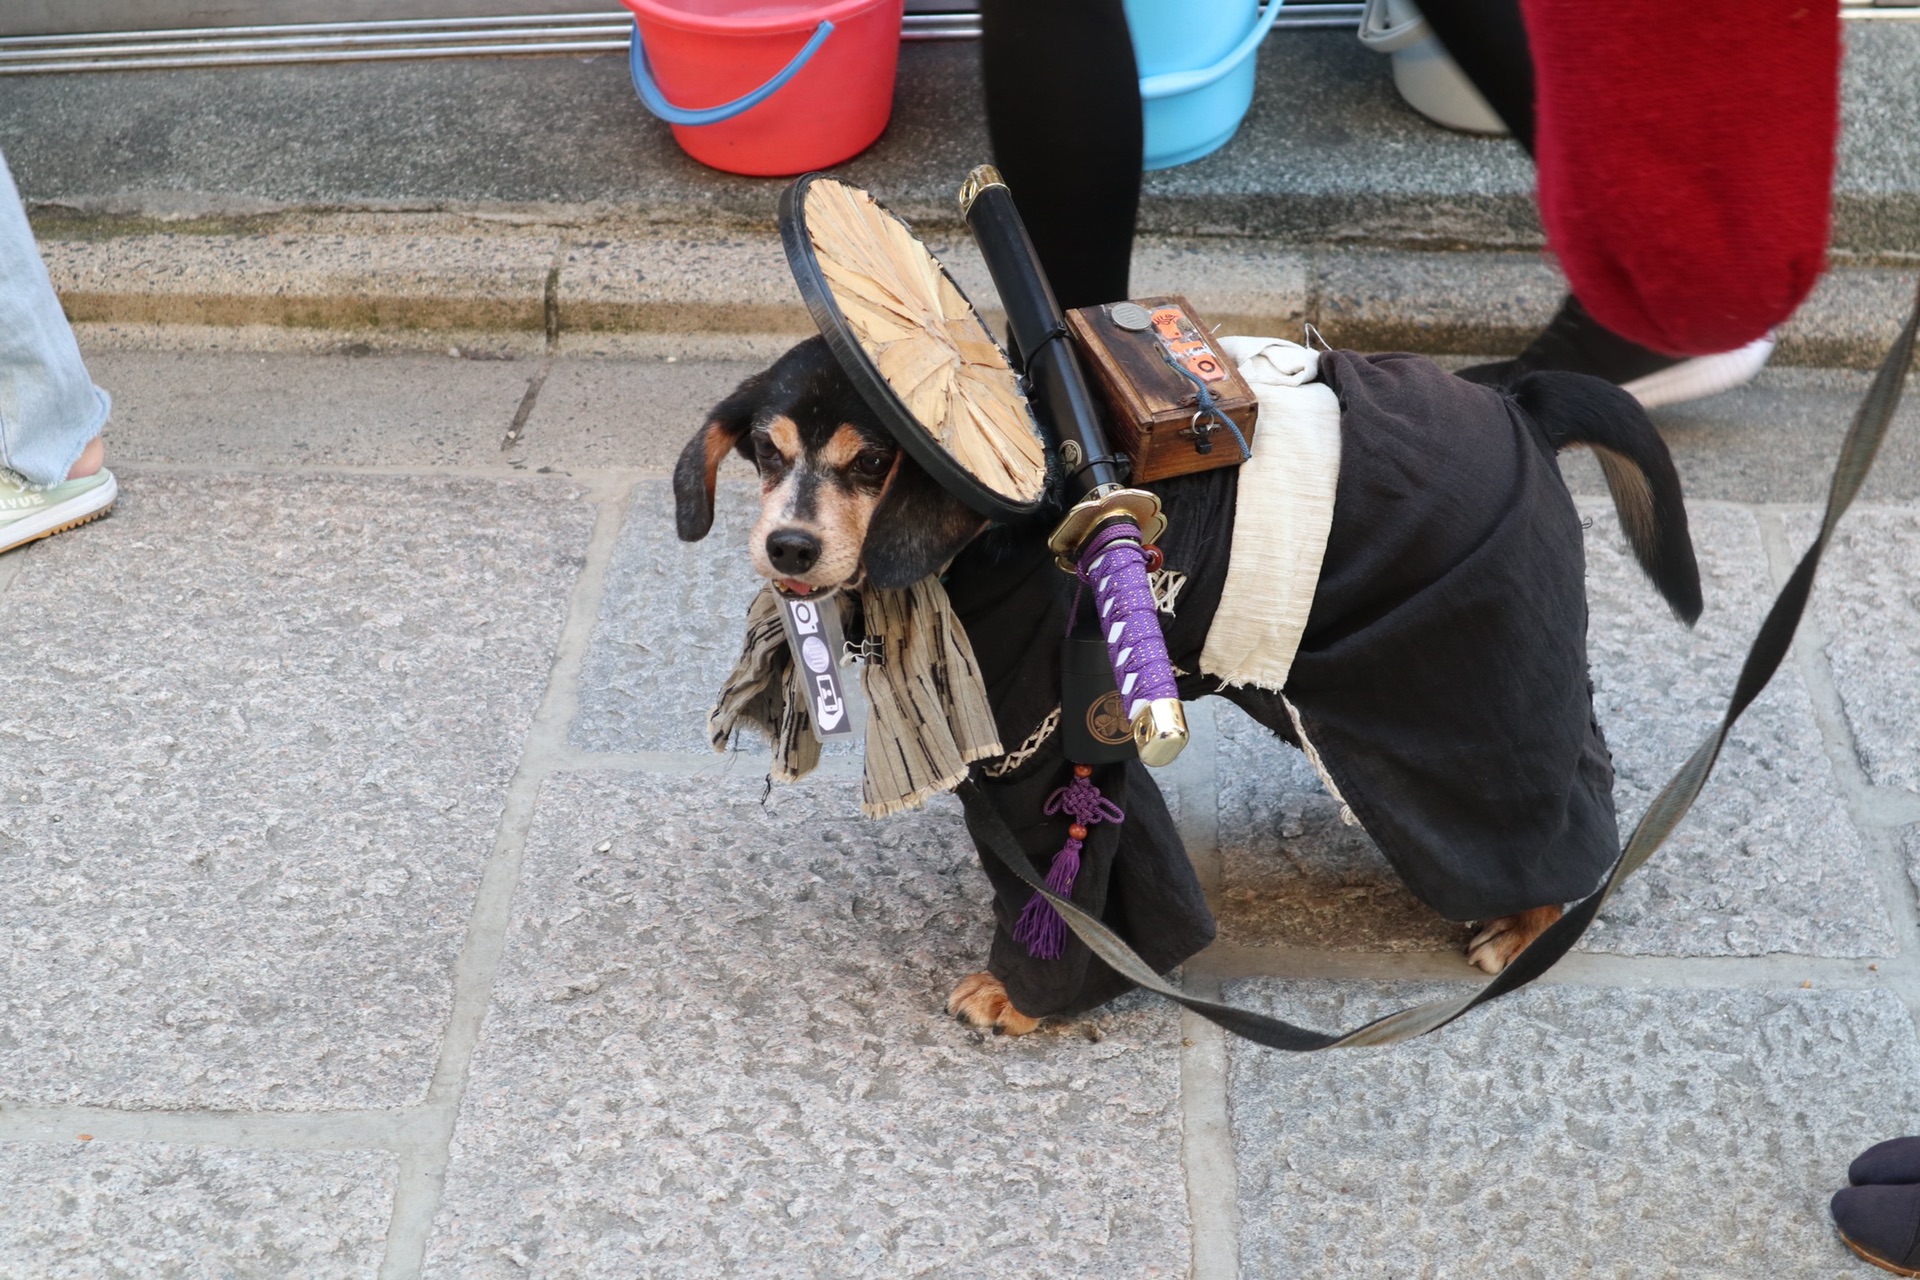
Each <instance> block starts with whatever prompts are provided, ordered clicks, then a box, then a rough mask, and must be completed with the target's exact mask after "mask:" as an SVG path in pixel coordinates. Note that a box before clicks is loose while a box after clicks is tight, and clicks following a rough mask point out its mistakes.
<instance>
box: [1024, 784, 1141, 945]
mask: <svg viewBox="0 0 1920 1280" xmlns="http://www.w3.org/2000/svg"><path fill="white" fill-rule="evenodd" d="M1045 812H1046V813H1047V814H1048V815H1049V816H1051V815H1053V814H1056V813H1061V812H1065V813H1066V814H1068V815H1069V816H1071V817H1072V818H1073V819H1074V822H1073V825H1072V826H1070V827H1068V828H1067V842H1066V843H1065V844H1063V845H1061V846H1060V852H1059V853H1056V854H1054V855H1053V866H1052V867H1051V868H1049V869H1048V871H1047V888H1048V889H1050V890H1051V891H1052V892H1053V893H1054V894H1056V895H1058V896H1059V897H1062V898H1068V899H1071V898H1072V897H1073V878H1074V877H1075V876H1077V875H1079V874H1080V849H1081V846H1082V845H1084V844H1085V843H1086V838H1087V828H1088V827H1090V826H1092V825H1093V824H1094V823H1096V822H1122V821H1125V820H1126V816H1127V815H1126V814H1124V813H1122V812H1121V811H1120V806H1119V805H1117V804H1115V803H1113V801H1111V800H1109V799H1107V798H1106V797H1105V796H1103V795H1101V794H1100V788H1099V787H1096V786H1094V785H1093V766H1092V765H1085V764H1076V765H1075V766H1073V781H1072V782H1069V783H1068V784H1067V785H1066V786H1064V787H1061V788H1060V789H1059V790H1057V791H1055V792H1054V793H1053V794H1052V795H1050V796H1048V797H1047V804H1046V809H1045ZM1013 940H1014V941H1015V942H1019V943H1022V944H1024V945H1025V946H1026V948H1027V954H1028V955H1030V956H1032V957H1033V958H1034V959H1036V960H1058V959H1059V958H1060V957H1061V956H1063V955H1065V954H1066V950H1067V922H1066V921H1065V920H1062V919H1061V918H1060V913H1059V912H1058V911H1056V910H1054V908H1053V904H1052V903H1051V902H1048V901H1047V900H1046V899H1045V898H1043V897H1041V896H1040V895H1039V894H1037V893H1036V894H1034V895H1033V897H1032V898H1031V899H1029V900H1028V902H1027V905H1026V906H1025V908H1023V909H1022V910H1021V912H1020V919H1019V920H1018V921H1016V922H1015V923H1014V926H1013Z"/></svg>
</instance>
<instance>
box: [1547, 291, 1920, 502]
mask: <svg viewBox="0 0 1920 1280" xmlns="http://www.w3.org/2000/svg"><path fill="white" fill-rule="evenodd" d="M1906 285H1907V289H1906V293H1907V301H1910V300H1911V298H1912V285H1913V281H1912V280H1911V279H1908V280H1907V281H1906ZM1905 305H1906V303H1905V302H1902V303H1901V305H1900V308H1899V309H1897V310H1896V309H1895V308H1892V307H1889V308H1888V310H1887V312H1886V315H1887V316H1888V318H1890V319H1892V318H1894V317H1902V318H1903V317H1904V316H1905V314H1906V312H1905V309H1904V308H1905ZM1896 322H1897V321H1896ZM1874 351H1875V354H1874V356H1873V363H1875V364H1878V363H1879V359H1880V356H1882V355H1884V354H1885V351H1886V346H1885V343H1884V342H1883V343H1879V344H1876V346H1875V348H1874ZM1871 381H1872V375H1871V374H1868V373H1862V372H1855V371H1853V370H1842V369H1794V368H1778V367H1771V368H1767V369H1763V370H1762V371H1761V372H1760V376H1759V377H1757V378H1755V379H1754V380H1753V382H1751V383H1749V384H1748V385H1746V386H1744V387H1740V388H1738V389H1737V390H1734V391H1728V392H1723V393H1722V394H1720V395H1717V396H1708V397H1707V398H1706V399H1704V400H1695V401H1692V402H1690V403H1687V404H1680V405H1670V406H1668V407H1667V408H1664V409H1658V410H1656V411H1655V412H1654V413H1653V415H1652V416H1653V420H1654V422H1655V424H1656V425H1657V426H1658V427H1659V428H1660V436H1661V438H1662V439H1664V440H1665V441H1666V442H1667V447H1668V449H1670V450H1671V451H1672V452H1673V462H1674V466H1675V467H1676V468H1678V470H1679V472H1680V483H1681V484H1682V485H1683V486H1684V487H1685V489H1686V495H1687V501H1688V502H1689V503H1693V504H1696V505H1697V504H1699V503H1701V502H1706V501H1714V500H1717V501H1723V502H1756V503H1758V502H1767V503H1772V502H1780V503H1788V502H1793V503H1806V504H1810V505H1811V504H1822V503H1825V502H1826V500H1827V481H1828V478H1829V477H1830V476H1831V475H1832V474H1833V463H1834V459H1835V458H1836V457H1837V456H1838V455H1839V452H1840V441H1841V440H1842V439H1843V438H1844V437H1845V436H1846V433H1847V424H1848V423H1849V422H1851V421H1852V420H1853V414H1854V411H1855V410H1856V409H1857V408H1859V406H1860V400H1861V398H1862V397H1863V396H1865V395H1866V393H1867V386H1868V384H1869V383H1870V382H1871ZM1560 465H1561V467H1562V468H1563V470H1564V472H1565V474H1566V477H1567V483H1568V485H1569V486H1570V487H1571V488H1572V489H1573V491H1574V492H1575V493H1580V494H1592V495H1595V496H1603V495H1605V493H1606V491H1607V489H1606V483H1605V481H1604V480H1603V479H1602V478H1601V475H1600V468H1599V467H1598V466H1597V465H1596V464H1595V463H1594V462H1593V459H1592V457H1591V456H1590V455H1589V454H1588V453H1586V451H1584V450H1576V451H1573V452H1570V453H1565V454H1562V455H1561V460H1560ZM1863 497H1864V500H1865V501H1868V502H1885V503H1896V502H1899V503H1909V502H1913V501H1915V500H1916V499H1920V397H1916V396H1911V395H1910V396H1908V397H1907V398H1906V399H1905V400H1904V401H1903V402H1902V403H1901V406H1900V410H1899V412H1898V413H1897V414H1896V415H1895V417H1894V421H1893V425H1892V427H1891V428H1890V429H1889V430H1888V432H1887V439H1886V443H1885V444H1884V445H1883V446H1882V448H1881V452H1880V457H1879V460H1878V462H1877V463H1876V464H1875V466H1874V469H1873V474H1872V475H1871V476H1869V477H1868V478H1867V486H1866V489H1865V490H1864V491H1863ZM1809 533H1811V531H1809Z"/></svg>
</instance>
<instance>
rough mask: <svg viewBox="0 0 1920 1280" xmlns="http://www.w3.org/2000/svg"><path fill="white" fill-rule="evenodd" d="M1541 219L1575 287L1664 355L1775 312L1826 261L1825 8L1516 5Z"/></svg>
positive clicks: (1829, 84)
mask: <svg viewBox="0 0 1920 1280" xmlns="http://www.w3.org/2000/svg"><path fill="white" fill-rule="evenodd" d="M1522 12H1523V13H1524V15H1525V18H1526V24H1527V39H1528V43H1529V45H1530V46H1531V48H1532V50H1533V57H1534V64H1535V68H1536V83H1537V86H1538V87H1537V90H1536V93H1537V126H1536V128H1537V137H1536V139H1535V151H1536V159H1537V160H1538V163H1539V172H1540V216H1541V219H1542V221H1543V222H1544V223H1545V224H1546V229H1547V243H1548V245H1549V247H1550V248H1551V249H1552V250H1553V251H1554V253H1556V254H1557V255H1558V256H1559V259H1560V263H1561V266H1562V268H1563V269H1564V270H1565V271H1566V273H1567V279H1568V280H1569V281H1570V282H1571V283H1572V285H1573V292H1574V295H1575V296H1576V297H1578V298H1579V299H1580V301H1581V302H1582V303H1584V304H1585V305H1586V308H1587V310H1588V311H1590V312H1592V313H1593V316H1594V318H1595V319H1597V320H1599V321H1600V323H1602V324H1604V325H1606V326H1607V328H1609V329H1612V330H1613V331H1614V332H1616V333H1618V334H1621V335H1622V336H1624V337H1627V338H1631V339H1632V340H1633V341H1635V342H1638V343H1640V344H1641V345H1643V346H1648V347H1652V348H1653V349H1654V350H1656V351H1662V352H1665V353H1667V354H1669V355H1706V354H1709V353H1711V352H1716V351H1730V350H1733V349H1734V348H1736V347H1740V346H1744V345H1745V344H1747V343H1749V342H1751V341H1753V340H1754V339H1755V338H1758V337H1760V336H1761V335H1762V334H1764V333H1765V332H1766V331H1767V330H1768V329H1770V328H1772V327H1773V326H1775V325H1777V324H1779V323H1780V322H1781V321H1782V320H1785V319H1786V318H1787V316H1788V315H1790V314H1791V313H1792V312H1793V309H1794V308H1795V307H1796V306H1798V305H1799V304H1800V302H1801V300H1802V299H1804V298H1805V297H1806V296H1807V292H1808V291H1809V290H1810V289H1812V288H1813V284H1814V281H1815V280H1816V279H1817V278H1818V277H1819V275H1820V271H1821V269H1822V267H1823V266H1824V264H1825V258H1826V244H1827V224H1828V210H1829V205H1830V203H1831V198H1832V188H1833V166H1834V148H1835V143H1836V141H1837V139H1838V137H1839V130H1840V12H1839V6H1838V4H1837V3H1836V0H1738V2H1737V3H1736V2H1735V0H1685V2H1683V0H1602V2H1599V3H1596V0H1522Z"/></svg>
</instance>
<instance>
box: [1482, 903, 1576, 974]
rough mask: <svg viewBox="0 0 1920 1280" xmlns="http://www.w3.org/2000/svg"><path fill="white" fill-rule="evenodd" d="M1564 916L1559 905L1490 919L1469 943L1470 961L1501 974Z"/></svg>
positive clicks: (1489, 971) (1490, 971)
mask: <svg viewBox="0 0 1920 1280" xmlns="http://www.w3.org/2000/svg"><path fill="white" fill-rule="evenodd" d="M1560 916H1561V911H1560V908H1558V907H1529V908H1528V909H1527V910H1525V911H1522V912H1520V913H1519V914H1518V915H1511V916H1501V917H1500V918H1499V919H1497V920H1489V921H1487V922H1486V924H1485V925H1484V926H1483V927H1482V928H1481V930H1480V932H1478V933H1476V934H1474V935H1473V941H1471V942H1469V943H1468V944H1467V960H1468V961H1469V962H1470V963H1472V964H1473V966H1474V967H1475V968H1478V969H1484V970H1486V971H1487V972H1488V973H1499V972H1500V971H1501V970H1502V969H1504V968H1506V967H1507V966H1508V965H1510V964H1512V963H1513V958H1514V957H1515V956H1517V955H1519V954H1520V953H1521V952H1522V951H1525V950H1526V949H1527V944H1528V943H1530V942H1532V941H1533V940H1534V939H1535V938H1537V937H1539V936H1540V935H1541V934H1543V933H1545V932H1546V931H1547V928H1548V926H1550V925H1551V924H1553V922H1554V921H1556V920H1558V919H1559V918H1560Z"/></svg>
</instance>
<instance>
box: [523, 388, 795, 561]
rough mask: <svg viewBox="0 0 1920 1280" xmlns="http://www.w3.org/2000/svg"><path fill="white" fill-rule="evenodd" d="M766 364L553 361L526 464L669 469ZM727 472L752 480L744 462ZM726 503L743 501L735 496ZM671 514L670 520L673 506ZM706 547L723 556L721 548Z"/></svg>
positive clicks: (529, 433)
mask: <svg viewBox="0 0 1920 1280" xmlns="http://www.w3.org/2000/svg"><path fill="white" fill-rule="evenodd" d="M769 363H771V361H746V360H676V361H674V362H673V363H671V364H669V363H667V362H666V361H665V360H659V359H655V360H618V359H606V360H597V359H564V360H558V361H555V362H554V366H553V371H552V372H551V373H549V374H548V375H547V382H546V385H545V386H544V387H542V388H541V389H540V398H539V400H537V401H536V402H535V404H534V407H533V414H532V416H530V417H529V418H528V419H527V425H526V446H525V449H524V450H523V452H524V453H525V454H526V456H527V458H528V460H529V461H532V460H540V461H543V462H546V461H552V462H554V464H555V465H560V464H564V465H566V466H572V467H643V468H646V469H647V470H650V471H662V472H665V471H671V470H672V469H673V464H674V462H675V460H676V459H678V458H679V456H680V450H681V449H683V448H685V447H686V444H687V442H688V441H689V440H691V439H692V438H693V433H694V432H695V431H696V430H698V429H699V428H700V426H701V425H702V424H703V423H705V422H706V416H707V413H708V411H709V410H711V409H712V408H713V406H714V405H716V404H718V403H720V401H721V400H723V399H724V398H726V396H727V394H728V393H729V392H731V391H732V390H733V389H734V388H735V387H737V386H739V385H740V383H741V382H742V381H744V380H745V379H746V378H748V377H749V376H751V375H752V374H755V373H758V372H760V371H761V370H762V369H764V368H766V367H767V365H768V364H769ZM730 469H737V470H735V474H736V475H738V476H748V475H750V474H751V472H749V471H748V470H747V468H746V467H745V466H744V465H743V464H741V463H739V462H734V463H732V464H730ZM728 501H729V503H732V502H735V501H738V499H735V498H733V497H732V496H731V493H730V494H729V498H728ZM748 501H749V502H751V498H749V499H748ZM667 514H669V515H670V514H671V508H668V509H667ZM710 536H711V535H710ZM709 545H710V547H711V549H712V550H713V551H714V552H715V553H718V552H719V551H720V550H721V549H722V545H723V544H722V543H719V542H714V543H711V544H709ZM744 545H745V544H744V543H741V544H740V546H744ZM733 549H734V550H738V549H739V548H738V547H734V548H733Z"/></svg>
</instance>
